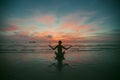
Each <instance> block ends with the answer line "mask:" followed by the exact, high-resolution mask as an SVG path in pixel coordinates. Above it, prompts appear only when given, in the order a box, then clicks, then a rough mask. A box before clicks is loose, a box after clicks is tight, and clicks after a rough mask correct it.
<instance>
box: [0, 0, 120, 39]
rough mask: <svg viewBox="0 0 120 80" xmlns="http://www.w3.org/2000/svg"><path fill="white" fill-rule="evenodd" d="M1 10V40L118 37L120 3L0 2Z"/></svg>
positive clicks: (106, 0) (114, 0) (111, 0)
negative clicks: (2, 38) (6, 38)
mask: <svg viewBox="0 0 120 80" xmlns="http://www.w3.org/2000/svg"><path fill="white" fill-rule="evenodd" d="M0 10H1V11H0V12H1V15H0V36H2V37H8V38H9V37H10V38H12V39H14V38H20V37H21V36H22V37H25V38H33V39H38V40H66V41H67V40H85V39H92V40H118V39H119V35H120V26H119V25H120V15H119V14H120V9H119V0H0ZM25 38H22V39H25Z"/></svg>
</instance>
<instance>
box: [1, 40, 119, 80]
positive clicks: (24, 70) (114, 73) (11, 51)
mask: <svg viewBox="0 0 120 80" xmlns="http://www.w3.org/2000/svg"><path fill="white" fill-rule="evenodd" d="M53 45H54V46H55V45H56V44H53ZM68 45H70V43H68V44H65V46H68ZM72 45H73V47H72V48H71V49H70V50H68V51H66V54H65V60H63V62H62V63H63V64H62V65H58V64H57V60H55V58H54V57H55V55H54V51H52V50H51V49H50V48H49V47H48V44H45V43H44V44H42V43H41V44H40V43H17V42H16V43H0V46H1V48H0V69H1V71H0V72H1V79H0V80H119V79H118V78H119V74H120V72H119V67H120V66H119V64H120V60H119V59H120V44H118V43H74V44H73V43H72ZM60 67H61V71H60V70H59V68H60Z"/></svg>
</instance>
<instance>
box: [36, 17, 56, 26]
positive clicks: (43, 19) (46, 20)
mask: <svg viewBox="0 0 120 80" xmlns="http://www.w3.org/2000/svg"><path fill="white" fill-rule="evenodd" d="M36 21H37V22H40V23H42V24H44V25H53V24H54V23H55V22H56V18H55V17H54V16H52V15H45V16H42V17H39V18H36Z"/></svg>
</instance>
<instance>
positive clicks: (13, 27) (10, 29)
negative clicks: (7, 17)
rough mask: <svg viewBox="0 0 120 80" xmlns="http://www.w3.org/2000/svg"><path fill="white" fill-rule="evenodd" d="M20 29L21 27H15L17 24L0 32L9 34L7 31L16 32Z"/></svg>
mask: <svg viewBox="0 0 120 80" xmlns="http://www.w3.org/2000/svg"><path fill="white" fill-rule="evenodd" d="M18 29H19V26H17V25H15V24H12V25H10V26H8V27H3V28H2V29H1V30H0V31H1V32H7V31H16V30H18Z"/></svg>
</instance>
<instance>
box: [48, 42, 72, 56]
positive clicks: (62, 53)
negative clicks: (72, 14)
mask: <svg viewBox="0 0 120 80" xmlns="http://www.w3.org/2000/svg"><path fill="white" fill-rule="evenodd" d="M49 47H50V48H52V49H53V50H55V49H56V48H57V51H58V52H55V55H56V58H60V57H64V54H65V52H62V49H65V50H67V49H69V48H71V47H72V46H69V47H68V48H65V47H64V46H63V45H62V41H61V40H59V41H58V45H57V46H56V47H52V46H51V45H49Z"/></svg>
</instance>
